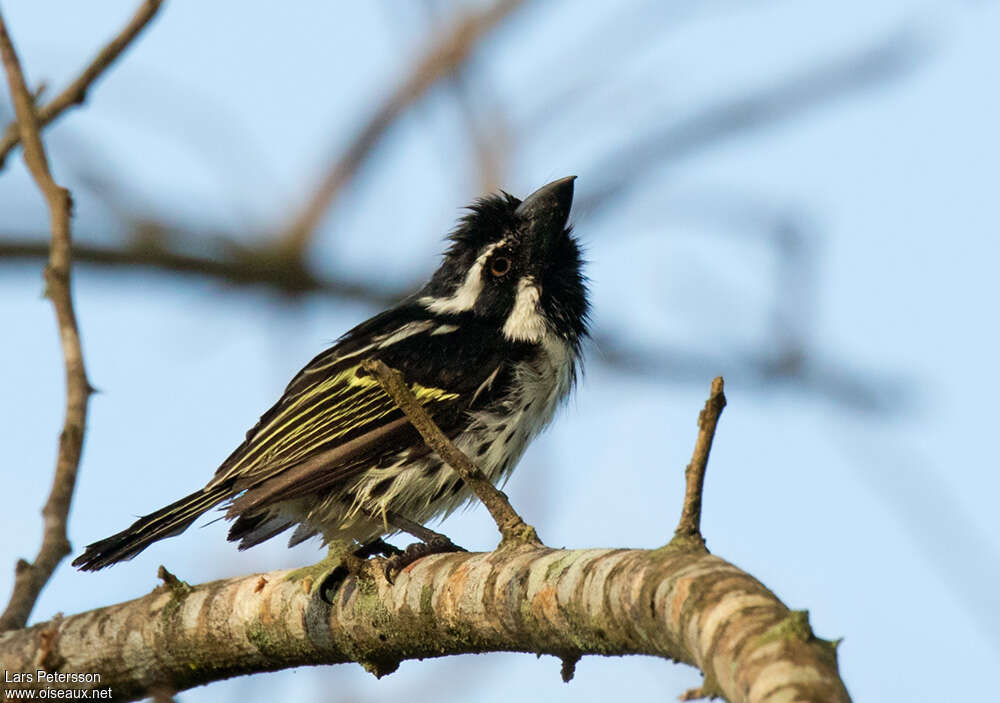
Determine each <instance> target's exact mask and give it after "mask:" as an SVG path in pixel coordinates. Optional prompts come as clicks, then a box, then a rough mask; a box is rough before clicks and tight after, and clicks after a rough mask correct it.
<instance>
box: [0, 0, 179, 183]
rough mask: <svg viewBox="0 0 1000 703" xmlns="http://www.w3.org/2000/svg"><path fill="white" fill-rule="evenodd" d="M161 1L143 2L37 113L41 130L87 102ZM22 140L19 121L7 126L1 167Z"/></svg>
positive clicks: (0, 148) (0, 143)
mask: <svg viewBox="0 0 1000 703" xmlns="http://www.w3.org/2000/svg"><path fill="white" fill-rule="evenodd" d="M161 4H162V0H144V1H143V3H142V5H140V6H139V9H138V10H137V11H136V13H135V15H133V17H132V19H130V20H129V22H128V24H127V25H125V27H124V28H123V29H122V30H121V31H120V32H119V33H118V34H117V35H116V36H115V37H113V38H112V39H111V41H109V42H108V43H107V44H106V45H105V47H104V48H103V49H101V50H100V51H99V52H98V53H97V56H95V57H94V58H93V59H92V60H91V62H90V63H89V64H87V66H86V67H85V68H84V69H83V72H82V73H80V75H79V76H78V77H77V78H76V80H74V81H73V82H72V83H70V84H69V85H68V86H66V89H65V90H63V91H62V92H61V93H59V95H57V96H56V97H55V98H53V99H52V101H51V102H50V103H49V104H48V105H46V106H45V107H43V108H42V109H40V110H38V111H37V121H38V126H39V128H41V127H45V126H46V125H48V124H49V123H50V122H52V120H54V119H55V118H57V117H59V116H60V115H61V114H62V113H63V112H65V111H66V110H67V109H68V108H70V107H73V106H74V105H82V104H83V103H84V101H85V100H86V99H87V91H88V90H89V89H90V86H91V85H92V84H93V82H94V81H96V80H97V78H98V77H99V76H100V75H101V74H102V73H104V71H105V70H107V68H108V67H109V66H110V65H111V64H112V63H114V61H115V59H117V58H118V57H119V56H120V55H121V53H122V51H124V50H125V47H127V46H128V45H129V44H131V43H132V41H133V40H134V39H135V38H136V37H137V36H138V35H139V33H140V32H142V30H143V29H145V27H146V25H148V24H149V21H150V20H151V19H153V16H154V15H156V12H157V10H159V9H160V5H161ZM20 141H21V132H20V130H19V129H18V123H17V121H14V122H12V123H11V124H9V125H7V128H6V129H5V130H4V133H3V137H2V138H0V168H3V166H4V162H5V161H6V159H7V156H8V154H10V152H11V150H12V149H13V148H14V147H15V146H17V143H18V142H20Z"/></svg>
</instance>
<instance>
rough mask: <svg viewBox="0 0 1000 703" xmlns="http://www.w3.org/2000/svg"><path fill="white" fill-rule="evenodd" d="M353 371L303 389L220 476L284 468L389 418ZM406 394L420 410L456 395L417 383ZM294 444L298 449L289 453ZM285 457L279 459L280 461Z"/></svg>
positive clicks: (368, 382) (389, 407) (383, 401)
mask: <svg viewBox="0 0 1000 703" xmlns="http://www.w3.org/2000/svg"><path fill="white" fill-rule="evenodd" d="M359 366H360V364H359V365H355V366H352V367H350V368H347V369H344V370H343V371H341V372H340V373H338V374H336V375H335V376H332V377H331V378H328V379H325V380H323V381H322V382H320V383H317V384H316V385H315V386H313V387H312V388H308V389H305V390H304V391H303V392H302V394H301V395H299V396H298V397H297V398H296V399H295V401H294V402H293V403H292V404H290V405H289V406H288V407H287V408H284V409H283V410H282V411H281V412H280V413H279V414H278V415H277V416H276V417H275V418H273V419H272V420H271V421H270V422H268V423H267V425H265V426H264V427H262V428H261V429H260V430H259V431H258V432H257V433H256V436H255V437H254V438H253V439H252V440H251V443H250V446H249V447H248V448H247V452H246V454H244V455H243V456H242V457H240V458H239V459H238V460H237V461H236V462H235V463H234V464H233V465H232V466H229V467H227V469H226V474H225V475H226V476H233V475H236V474H238V473H246V472H248V471H252V470H253V469H255V468H258V467H262V466H266V465H267V464H269V463H271V460H272V459H278V460H279V461H280V463H281V464H285V465H287V464H289V463H294V462H295V461H297V460H298V459H301V458H304V457H305V456H306V455H308V454H309V452H310V451H311V450H312V449H314V448H315V447H316V446H317V445H318V444H323V443H327V442H329V441H331V440H335V439H337V438H338V437H341V436H343V435H345V434H347V433H348V432H350V431H351V430H352V429H354V428H357V427H360V426H364V425H367V424H369V423H372V422H375V421H377V420H378V419H379V418H382V417H384V416H386V415H388V414H390V413H392V412H393V411H394V410H395V409H396V405H395V403H394V402H393V401H392V399H391V398H390V397H389V396H388V395H386V393H385V392H384V391H383V390H382V389H381V387H380V386H379V385H378V381H377V380H375V379H374V378H372V377H371V376H369V375H367V374H366V375H364V376H360V377H359V376H358V375H357V373H356V372H357V370H358V368H359ZM410 390H411V391H412V392H413V394H414V396H416V398H417V400H418V401H419V402H420V403H421V404H422V405H428V404H430V403H433V402H440V401H444V400H450V399H452V398H457V397H458V393H452V392H449V391H446V390H444V389H442V388H434V387H428V386H422V385H420V384H419V383H411V384H410ZM331 391H332V392H331ZM341 397H342V400H340V402H336V403H334V404H333V405H330V406H329V407H327V408H325V409H323V410H322V411H321V412H317V407H318V406H319V405H320V404H321V403H328V402H330V401H333V400H336V399H338V398H341ZM310 401H314V402H310ZM320 436H321V438H320ZM299 443H304V445H303V446H301V447H299V448H294V447H295V445H297V444H299ZM285 453H287V454H286V455H285V456H281V454H285Z"/></svg>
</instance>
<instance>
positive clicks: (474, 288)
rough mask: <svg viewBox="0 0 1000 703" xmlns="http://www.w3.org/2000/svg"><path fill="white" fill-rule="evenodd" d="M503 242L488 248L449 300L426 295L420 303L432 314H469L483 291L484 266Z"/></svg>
mask: <svg viewBox="0 0 1000 703" xmlns="http://www.w3.org/2000/svg"><path fill="white" fill-rule="evenodd" d="M503 243H504V242H503V241H499V242H494V243H493V244H490V245H488V246H486V248H484V249H483V251H482V253H481V254H480V255H479V257H478V258H477V259H476V260H475V262H474V263H473V264H472V266H471V267H470V268H469V271H468V273H466V274H465V280H464V281H462V285H460V286H459V287H458V288H456V289H455V292H454V293H452V294H451V295H450V296H448V297H447V298H434V297H431V296H429V295H425V296H424V297H423V298H421V299H420V300H419V301H418V302H419V303H420V304H421V305H423V306H424V307H425V308H427V309H428V310H430V311H431V312H436V313H439V314H440V313H458V312H468V311H469V310H471V309H472V308H473V307H474V306H475V305H476V300H477V299H478V298H479V294H480V293H481V292H482V290H483V266H484V265H485V264H486V259H487V258H489V255H490V254H492V253H493V250H494V249H496V248H497V247H498V246H500V245H501V244H503Z"/></svg>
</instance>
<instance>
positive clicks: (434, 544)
mask: <svg viewBox="0 0 1000 703" xmlns="http://www.w3.org/2000/svg"><path fill="white" fill-rule="evenodd" d="M464 551H465V550H464V549H463V548H462V547H459V546H458V545H456V544H455V543H453V542H452V541H451V540H450V539H448V538H447V537H446V536H444V535H442V534H440V533H438V532H435V533H434V536H433V537H430V538H429V539H428V540H427V541H425V542H415V543H414V544H411V545H409V546H408V547H407V548H406V549H404V550H403V551H402V552H400V553H399V554H395V555H393V556H391V557H389V558H388V559H386V560H385V566H384V568H383V573H384V574H385V578H386V580H387V581H388V582H389V583H392V582H393V579H395V578H396V575H397V574H398V573H399V572H401V571H402V570H403V569H405V568H406V567H407V566H409V565H410V564H412V563H413V562H415V561H417V560H418V559H422V558H424V557H426V556H430V555H431V554H450V553H452V552H464Z"/></svg>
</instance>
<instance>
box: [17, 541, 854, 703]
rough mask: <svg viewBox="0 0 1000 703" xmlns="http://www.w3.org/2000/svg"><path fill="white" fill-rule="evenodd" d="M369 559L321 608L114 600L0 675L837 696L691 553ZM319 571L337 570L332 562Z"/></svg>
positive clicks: (38, 643)
mask: <svg viewBox="0 0 1000 703" xmlns="http://www.w3.org/2000/svg"><path fill="white" fill-rule="evenodd" d="M380 561H381V560H372V561H371V562H368V563H366V564H365V565H364V566H363V567H362V569H361V570H360V571H359V572H358V573H357V574H356V575H349V576H347V577H346V578H344V579H343V580H342V581H340V582H339V583H338V584H336V585H335V587H334V590H333V591H332V592H326V593H327V596H328V599H329V601H330V602H331V603H332V605H331V604H330V603H327V602H326V601H325V600H324V599H323V598H322V597H321V595H320V594H321V593H324V592H325V591H324V589H323V588H318V587H316V586H315V584H317V583H320V582H321V578H320V576H321V573H322V572H323V570H322V569H318V568H311V569H305V570H299V571H292V572H289V571H275V572H271V573H267V574H264V575H261V574H253V575H250V576H245V577H240V578H234V579H229V580H224V581H215V582H212V583H207V584H202V585H199V586H188V585H186V584H184V583H183V582H180V581H176V580H173V581H170V582H169V583H168V584H166V585H164V586H161V587H159V588H157V589H156V590H155V591H153V592H152V593H150V594H149V595H146V596H144V597H142V598H139V599H137V600H134V601H130V602H128V603H122V604H118V605H113V606H109V607H106V608H101V609H99V610H93V611H90V612H86V613H81V614H79V615H73V616H70V617H65V618H61V619H58V620H54V621H51V622H48V623H41V624H38V625H35V626H34V627H32V628H29V629H27V630H20V631H16V632H9V633H5V634H3V635H0V668H2V669H4V670H6V671H8V672H34V671H35V670H36V669H38V668H41V666H42V665H41V664H40V662H42V663H43V664H44V666H45V667H48V669H49V670H51V671H56V672H62V673H81V674H86V673H99V674H100V679H101V680H100V682H94V683H78V684H70V685H71V686H72V687H74V688H88V687H89V688H99V689H107V688H109V687H110V689H111V696H112V699H113V700H134V699H136V698H140V697H142V696H143V695H144V694H146V693H147V692H148V691H150V690H154V689H157V688H167V689H169V690H172V691H182V690H185V689H187V688H191V687H193V686H197V685H200V684H205V683H209V682H211V681H217V680H220V679H225V678H229V677H231V676H236V675H239V674H249V673H256V672H261V671H273V670H277V669H284V668H288V667H295V666H303V665H309V664H313V665H315V664H337V663H344V662H351V661H354V662H359V663H360V664H362V665H363V666H364V667H365V668H366V669H367V670H369V671H371V672H372V673H374V674H375V675H376V676H383V675H386V674H389V673H392V672H393V671H395V669H396V668H397V667H398V665H399V662H400V661H402V660H405V659H417V658H425V657H437V656H445V655H450V654H463V653H469V652H490V651H519V652H531V653H544V654H551V655H554V656H557V657H560V658H562V659H563V660H564V661H567V660H573V659H575V658H576V657H578V656H580V655H587V654H605V655H624V654H647V655H653V656H660V657H663V658H666V659H672V660H676V661H681V662H685V663H688V664H692V665H694V666H697V667H699V668H700V669H701V670H702V671H703V672H704V674H705V685H704V686H703V687H702V689H699V690H698V691H697V692H692V694H695V695H718V696H724V697H725V698H726V699H728V700H730V701H734V702H736V701H792V700H796V701H823V702H829V701H847V700H849V698H848V694H847V691H846V689H845V688H844V685H843V683H842V682H841V680H840V678H839V676H838V674H837V665H836V648H835V645H834V644H832V643H830V642H826V641H824V640H820V639H818V638H816V637H814V636H813V634H812V632H811V630H810V628H809V624H808V618H807V616H806V614H805V613H804V612H794V611H790V610H789V609H788V608H787V607H786V606H785V605H783V604H782V603H781V601H779V600H778V599H777V597H776V596H775V595H774V594H773V593H771V592H770V591H769V590H768V589H767V588H765V587H764V586H763V585H762V584H761V583H760V582H758V581H757V580H756V579H754V578H753V577H752V576H750V575H749V574H746V573H745V572H742V571H740V570H739V569H737V568H736V567H735V566H732V565H731V564H729V563H727V562H725V561H724V560H722V559H720V558H718V557H715V556H712V555H710V554H708V553H706V552H705V551H703V550H701V549H698V548H694V549H685V548H682V547H679V546H667V547H664V548H662V549H658V550H654V551H646V550H626V549H587V550H556V549H546V548H536V547H527V546H522V547H511V548H503V549H500V550H498V551H496V552H492V553H488V554H466V553H463V554H449V555H438V556H432V557H427V558H425V559H421V560H420V561H418V562H416V563H415V564H413V565H412V566H410V567H408V568H407V569H405V570H404V571H403V572H402V573H400V574H399V575H398V576H397V577H396V579H395V582H394V583H393V584H390V583H389V582H388V581H386V580H385V578H384V577H383V576H382V575H381V571H380V568H379V564H380ZM324 568H325V573H327V574H328V573H330V572H331V571H335V572H338V573H346V571H345V569H344V567H343V565H339V566H338V565H336V564H335V563H333V564H331V563H330V562H327V563H326V566H325V567H324ZM310 574H313V575H310ZM553 675H555V674H553ZM14 685H17V686H18V687H22V685H21V684H14ZM4 686H8V687H10V686H12V684H4ZM45 686H46V684H43V683H38V682H35V683H30V684H23V687H34V688H44V687H45ZM62 686H63V687H65V686H66V684H62Z"/></svg>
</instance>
